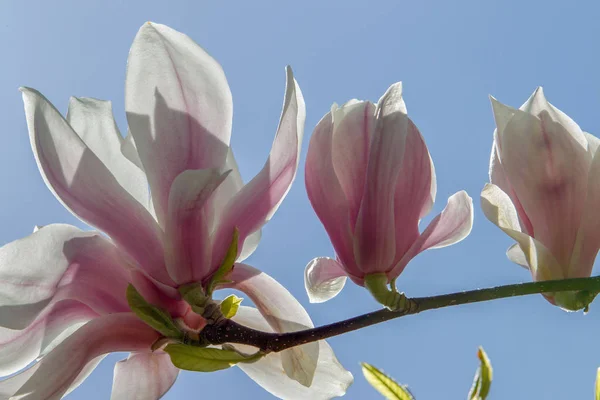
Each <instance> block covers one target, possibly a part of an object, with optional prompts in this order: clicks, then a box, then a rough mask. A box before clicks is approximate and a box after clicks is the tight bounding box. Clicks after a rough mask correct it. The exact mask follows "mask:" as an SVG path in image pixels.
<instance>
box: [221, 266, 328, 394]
mask: <svg viewBox="0 0 600 400" xmlns="http://www.w3.org/2000/svg"><path fill="white" fill-rule="evenodd" d="M227 279H229V280H231V281H232V283H230V284H228V285H226V286H224V287H229V288H232V289H237V290H239V291H241V292H243V293H245V294H246V295H247V296H248V297H249V298H250V300H252V302H253V303H254V304H255V305H256V308H258V310H259V311H260V313H261V314H262V315H263V317H264V318H265V319H266V320H267V322H268V323H269V325H270V326H271V328H272V329H273V330H274V331H276V332H294V331H299V330H303V329H308V328H312V327H313V326H314V325H313V323H312V321H311V319H310V317H309V316H308V313H307V312H306V310H305V309H304V307H302V305H300V303H298V300H296V299H295V298H294V296H292V295H291V294H290V292H288V291H287V290H286V289H285V288H284V287H283V286H281V285H280V284H279V283H278V282H277V281H276V280H274V279H273V278H271V277H270V276H269V275H267V274H265V273H264V272H260V271H259V270H257V269H255V268H252V267H251V266H249V265H245V264H236V265H235V267H234V269H233V271H232V272H231V273H230V274H229V275H228V276H227ZM280 354H281V358H282V362H283V369H284V371H285V373H286V374H287V376H288V377H290V378H292V379H293V380H295V381H297V382H299V383H301V384H302V385H304V386H310V384H311V382H312V380H313V377H314V373H315V369H316V367H317V360H318V359H319V345H318V344H317V343H308V344H305V345H302V346H298V347H294V348H292V349H288V350H285V351H283V352H281V353H280Z"/></svg>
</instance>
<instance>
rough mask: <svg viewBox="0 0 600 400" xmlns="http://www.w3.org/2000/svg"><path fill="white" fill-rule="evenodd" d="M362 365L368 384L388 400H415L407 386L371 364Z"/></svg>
mask: <svg viewBox="0 0 600 400" xmlns="http://www.w3.org/2000/svg"><path fill="white" fill-rule="evenodd" d="M361 365H362V371H363V374H364V375H365V378H366V379H367V382H369V383H370V384H371V386H373V387H374V388H375V389H376V390H377V391H378V392H379V393H381V395H382V396H383V397H385V398H386V399H387V400H415V398H414V397H413V395H412V394H411V393H410V391H409V390H408V388H407V387H406V386H402V385H400V384H399V383H398V382H396V381H395V380H394V379H393V378H391V377H390V376H388V375H386V374H384V373H383V372H382V371H380V370H378V369H377V368H375V367H374V366H372V365H371V364H367V363H361Z"/></svg>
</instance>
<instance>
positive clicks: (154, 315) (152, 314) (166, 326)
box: [127, 284, 182, 338]
mask: <svg viewBox="0 0 600 400" xmlns="http://www.w3.org/2000/svg"><path fill="white" fill-rule="evenodd" d="M127 303H129V308H131V311H133V313H134V314H135V315H137V316H138V317H139V318H140V319H141V320H142V321H144V322H145V323H146V324H148V325H149V326H151V327H152V328H153V329H154V330H155V331H157V332H159V333H161V334H162V335H163V336H166V337H169V338H178V337H181V335H182V334H181V331H180V330H179V328H178V327H177V325H175V322H173V319H172V318H171V316H170V315H169V313H167V312H166V311H164V310H161V309H160V308H158V307H156V306H153V305H152V304H150V303H148V302H147V301H146V299H144V298H143V297H142V295H141V294H140V293H139V292H138V291H137V289H136V288H135V287H134V286H133V285H132V284H129V286H127Z"/></svg>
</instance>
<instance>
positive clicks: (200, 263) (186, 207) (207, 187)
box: [165, 169, 227, 284]
mask: <svg viewBox="0 0 600 400" xmlns="http://www.w3.org/2000/svg"><path fill="white" fill-rule="evenodd" d="M226 177H227V172H226V173H224V174H220V173H219V172H218V171H217V170H216V169H209V170H207V169H202V170H187V171H185V172H182V173H181V174H180V175H179V176H178V177H177V178H176V179H175V180H174V181H173V185H172V186H171V193H170V195H169V214H168V217H167V222H166V235H165V236H166V251H167V256H166V257H167V269H168V271H169V275H170V276H171V278H172V279H173V281H175V282H176V283H177V284H184V283H189V282H198V281H201V280H202V279H204V278H205V277H206V274H207V272H208V271H209V270H210V262H211V246H212V242H211V240H210V239H211V230H210V228H211V218H212V217H213V215H212V214H211V211H212V210H211V209H210V208H208V207H207V204H208V200H209V199H210V197H211V195H212V194H213V191H214V190H215V189H216V188H217V187H218V186H219V185H220V184H221V183H222V182H223V180H224V179H225V178H226ZM207 208H208V209H207Z"/></svg>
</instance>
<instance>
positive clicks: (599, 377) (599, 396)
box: [595, 368, 600, 400]
mask: <svg viewBox="0 0 600 400" xmlns="http://www.w3.org/2000/svg"><path fill="white" fill-rule="evenodd" d="M595 398H596V400H600V368H598V372H597V373H596V396H595Z"/></svg>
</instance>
